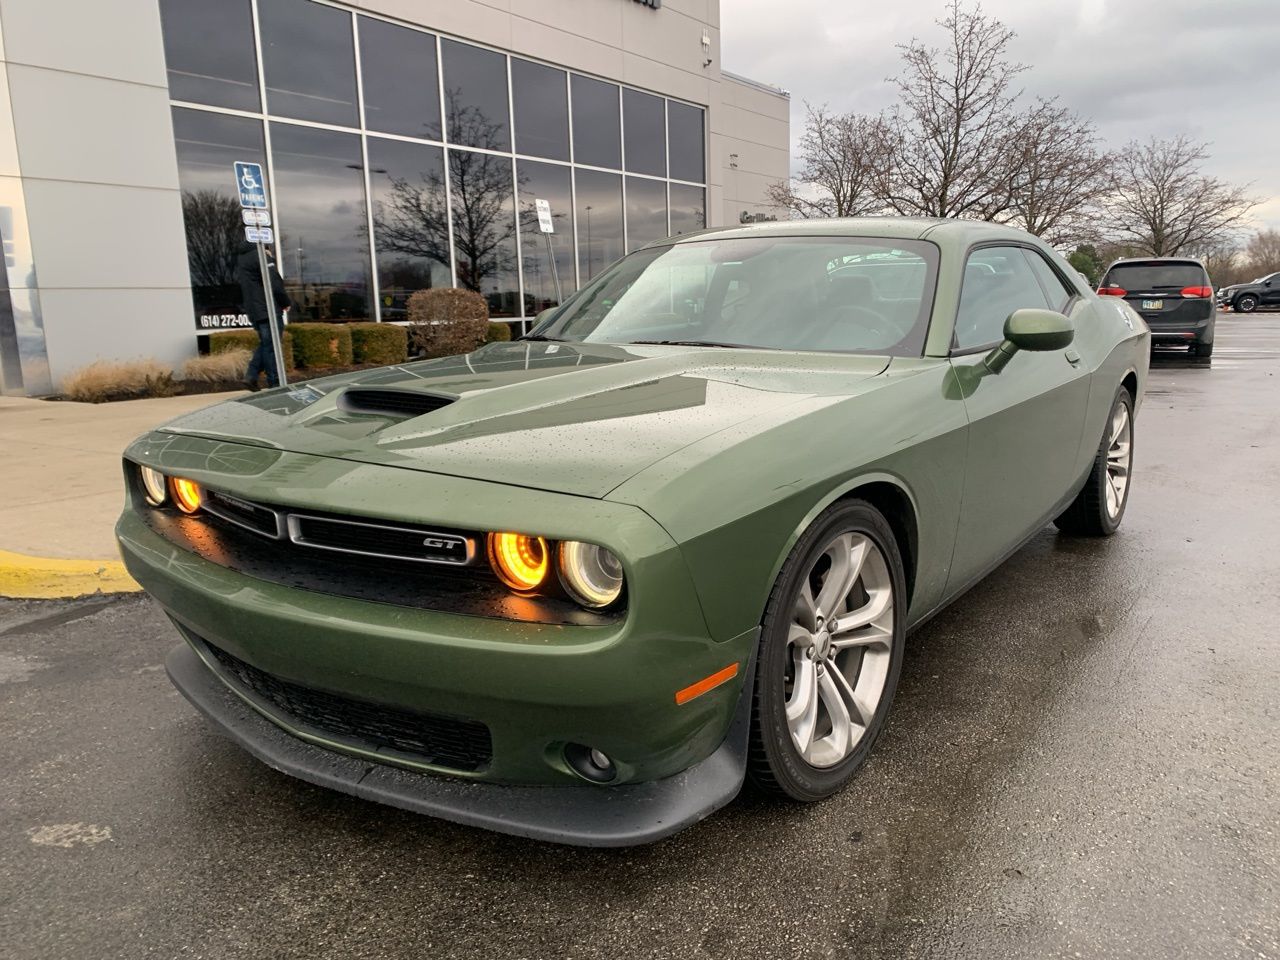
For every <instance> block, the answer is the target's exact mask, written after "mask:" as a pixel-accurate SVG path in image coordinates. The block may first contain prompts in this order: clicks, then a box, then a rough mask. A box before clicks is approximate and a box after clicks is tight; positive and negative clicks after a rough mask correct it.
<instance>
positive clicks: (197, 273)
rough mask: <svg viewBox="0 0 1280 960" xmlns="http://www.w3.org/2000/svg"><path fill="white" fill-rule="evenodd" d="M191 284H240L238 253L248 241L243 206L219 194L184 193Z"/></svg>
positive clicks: (214, 285)
mask: <svg viewBox="0 0 1280 960" xmlns="http://www.w3.org/2000/svg"><path fill="white" fill-rule="evenodd" d="M182 219H183V222H184V224H185V225H186V228H187V260H188V262H189V263H190V266H191V283H192V285H193V286H196V287H219V286H225V285H227V284H233V283H235V282H236V250H237V248H239V246H240V244H241V243H242V242H243V241H244V225H243V223H242V222H241V220H240V204H239V202H238V201H237V200H236V198H235V197H231V196H228V195H226V194H225V193H219V192H218V191H217V190H183V191H182Z"/></svg>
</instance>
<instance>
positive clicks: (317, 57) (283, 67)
mask: <svg viewBox="0 0 1280 960" xmlns="http://www.w3.org/2000/svg"><path fill="white" fill-rule="evenodd" d="M211 6H220V5H212V4H211ZM258 25H259V27H260V28H261V30H262V70H263V75H264V76H265V77H266V81H267V108H268V109H269V110H270V112H271V113H273V114H276V115H277V116H282V117H293V118H294V119H297V120H315V121H317V122H320V123H335V124H341V125H343V126H348V127H354V126H355V125H356V123H357V121H358V118H357V111H356V61H355V51H354V48H353V46H352V43H351V15H350V14H349V13H346V12H345V11H342V10H338V9H337V8H335V7H326V6H324V5H323V4H319V3H312V2H311V0H258Z"/></svg>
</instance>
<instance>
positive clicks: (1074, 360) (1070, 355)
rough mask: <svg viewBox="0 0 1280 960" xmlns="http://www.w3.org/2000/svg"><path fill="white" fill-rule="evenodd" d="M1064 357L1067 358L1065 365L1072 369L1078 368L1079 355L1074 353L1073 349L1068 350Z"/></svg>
mask: <svg viewBox="0 0 1280 960" xmlns="http://www.w3.org/2000/svg"><path fill="white" fill-rule="evenodd" d="M1064 356H1065V357H1066V358H1067V363H1069V364H1071V365H1072V366H1073V367H1078V366H1080V354H1078V353H1076V351H1075V350H1074V349H1068V350H1067V352H1066V353H1065V354H1064Z"/></svg>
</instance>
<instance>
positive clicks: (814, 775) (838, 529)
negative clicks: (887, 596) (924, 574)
mask: <svg viewBox="0 0 1280 960" xmlns="http://www.w3.org/2000/svg"><path fill="white" fill-rule="evenodd" d="M844 532H856V533H860V534H862V535H864V536H866V537H868V538H870V539H871V541H872V542H873V543H874V544H875V545H876V546H877V547H879V549H880V552H881V554H882V555H883V556H884V558H885V560H886V565H887V567H888V571H889V577H890V582H891V584H892V587H893V631H892V632H893V636H892V640H891V643H890V653H889V657H890V664H889V669H888V672H887V678H886V680H885V686H884V692H883V693H882V694H881V697H880V702H879V704H878V705H877V707H876V709H875V712H874V714H873V715H872V719H871V722H870V723H869V724H868V725H867V727H866V728H865V732H864V733H863V734H862V737H861V739H860V740H859V741H858V742H857V744H856V746H855V747H854V749H853V750H852V751H851V752H850V753H849V755H848V756H847V757H845V758H844V759H843V760H841V761H840V762H839V763H837V764H836V765H834V766H831V767H826V768H821V767H815V766H812V765H810V764H809V763H808V762H807V761H806V760H805V759H804V758H803V757H802V756H801V754H800V752H799V751H798V750H797V749H796V746H795V743H794V741H793V740H792V739H791V734H790V731H789V728H788V726H787V720H786V696H787V694H786V689H785V684H786V671H787V669H788V664H787V650H788V644H787V631H788V626H789V624H790V622H791V617H792V611H793V610H794V608H795V605H796V601H797V596H798V594H799V590H800V587H801V581H802V578H803V577H805V576H807V575H808V573H809V571H810V569H811V567H812V566H813V564H814V562H815V560H817V558H818V557H819V556H821V554H822V552H823V551H824V550H825V549H826V547H827V545H828V544H829V543H830V542H831V540H832V539H833V538H834V537H836V536H838V535H839V534H841V533H844ZM906 596H907V594H906V576H905V574H904V572H903V566H902V553H901V551H900V550H899V548H898V543H897V541H896V539H895V538H894V535H893V530H892V529H891V528H890V527H889V524H888V522H887V521H886V520H885V518H884V516H883V515H882V514H881V513H880V511H878V510H877V509H876V508H875V507H873V506H872V505H871V504H869V503H867V502H866V501H864V500H845V501H841V502H839V503H835V504H833V505H832V506H831V507H829V508H828V509H827V510H825V511H823V513H822V514H821V515H820V516H819V517H818V518H817V519H816V520H815V521H814V522H813V524H812V525H811V526H810V527H809V529H808V530H806V531H805V532H804V534H803V535H802V536H801V537H800V539H799V541H798V542H797V543H796V545H795V547H794V548H793V549H792V551H791V554H790V555H789V556H788V557H787V561H786V563H785V564H783V567H782V570H781V571H780V572H779V574H778V579H777V581H776V582H775V583H774V586H773V590H772V592H771V593H770V594H769V600H768V603H767V604H766V605H765V614H764V620H763V621H762V624H761V637H760V654H759V656H758V657H757V659H756V678H755V690H754V703H753V705H752V707H753V709H752V717H751V746H750V752H749V755H748V765H747V773H748V776H749V777H750V779H751V781H752V782H753V783H754V784H755V785H756V786H757V787H758V788H759V789H760V790H762V791H763V792H765V793H767V794H771V795H773V796H776V797H782V798H785V799H788V800H793V801H798V802H803V803H812V802H814V801H817V800H821V799H823V798H824V797H828V796H830V795H831V794H833V793H835V792H836V791H838V790H839V789H840V788H841V787H843V786H844V785H845V783H846V782H848V780H849V778H850V777H852V776H853V774H854V772H855V771H856V770H857V769H858V768H859V767H860V766H862V764H863V762H864V761H865V760H866V758H867V755H868V754H869V753H870V752H871V748H872V747H873V746H874V745H875V741H876V739H877V738H878V737H879V735H880V731H881V730H882V729H883V727H884V722H885V717H886V716H887V715H888V712H889V707H890V705H891V704H892V703H893V694H894V690H895V689H896V688H897V686H898V676H899V674H900V673H901V670H902V656H903V647H904V642H905V640H904V638H905V635H906V630H905V622H906V614H907V604H906Z"/></svg>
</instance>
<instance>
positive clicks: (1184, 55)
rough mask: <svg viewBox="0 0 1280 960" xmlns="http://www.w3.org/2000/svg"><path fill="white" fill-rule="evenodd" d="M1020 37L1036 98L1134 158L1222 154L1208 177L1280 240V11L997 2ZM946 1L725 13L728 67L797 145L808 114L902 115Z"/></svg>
mask: <svg viewBox="0 0 1280 960" xmlns="http://www.w3.org/2000/svg"><path fill="white" fill-rule="evenodd" d="M983 9H984V10H985V12H986V13H988V14H990V15H991V16H995V17H997V18H999V19H1001V20H1003V21H1004V22H1005V23H1006V24H1007V25H1008V26H1009V27H1011V28H1012V29H1013V30H1015V31H1016V32H1017V34H1018V36H1017V37H1016V39H1015V40H1014V42H1013V43H1012V44H1011V49H1010V53H1011V56H1012V57H1013V59H1015V60H1018V61H1021V62H1023V63H1025V64H1027V65H1028V66H1029V67H1030V69H1029V70H1028V71H1027V72H1026V73H1025V74H1023V76H1022V80H1023V85H1024V87H1025V89H1026V91H1027V93H1028V94H1030V95H1037V96H1048V97H1058V98H1059V99H1061V101H1062V102H1063V103H1064V104H1066V105H1067V106H1069V107H1071V108H1072V109H1073V110H1076V111H1077V112H1079V113H1081V114H1083V115H1084V116H1087V117H1089V118H1091V119H1092V120H1093V121H1094V122H1095V123H1096V124H1097V126H1098V130H1099V133H1100V134H1101V135H1102V137H1103V138H1104V140H1105V141H1106V142H1107V143H1108V144H1110V145H1111V146H1114V147H1117V148H1119V147H1123V145H1124V144H1125V143H1126V142H1128V141H1129V140H1131V139H1145V138H1146V137H1147V136H1149V135H1151V134H1156V135H1159V136H1176V135H1178V134H1190V135H1192V136H1194V137H1197V138H1199V139H1202V140H1206V141H1208V142H1209V143H1210V144H1211V147H1210V152H1211V159H1210V161H1209V162H1208V163H1207V164H1206V165H1205V170H1206V172H1208V173H1209V174H1211V175H1213V176H1216V177H1220V178H1222V179H1224V180H1229V181H1231V182H1233V183H1251V184H1252V185H1253V192H1254V193H1255V194H1256V195H1257V196H1259V197H1260V198H1262V199H1263V201H1264V203H1263V205H1262V206H1260V207H1259V209H1258V211H1257V212H1256V213H1255V220H1256V221H1257V223H1258V225H1259V226H1268V227H1272V228H1280V164H1277V163H1276V162H1275V159H1274V158H1275V157H1276V156H1277V155H1278V154H1280V123H1277V122H1276V120H1277V118H1278V117H1280V97H1277V94H1276V91H1277V90H1280V9H1277V6H1276V3H1275V0H1214V2H1204V0H1074V2H1063V3H1058V4H1045V3H1028V2H1026V0H987V2H985V3H984V4H983ZM944 12H945V4H944V2H943V0H896V2H894V3H892V4H874V5H873V4H862V3H852V4H832V3H830V2H829V0H787V4H786V16H785V22H780V15H779V4H778V3H777V0H721V18H720V19H721V45H722V57H723V60H724V63H725V66H726V67H727V68H728V69H730V70H733V71H735V72H737V73H742V74H745V75H747V76H749V77H753V78H755V79H758V80H764V81H767V82H769V83H774V84H777V85H778V86H781V87H783V88H785V89H787V90H790V91H791V96H792V111H791V113H792V116H791V125H792V130H791V134H792V138H793V140H795V139H798V138H799V136H800V133H801V132H802V126H803V122H804V102H805V101H810V102H813V103H829V104H831V106H832V107H834V108H836V109H839V110H857V111H865V112H874V111H877V110H879V109H881V108H882V107H884V106H886V105H887V104H889V103H891V102H893V100H894V98H895V91H894V89H893V85H892V83H890V82H887V80H886V78H889V77H891V76H893V75H895V74H896V73H897V70H898V63H899V61H898V51H897V49H896V45H897V44H902V43H907V42H909V41H910V40H911V39H912V38H913V37H918V38H920V39H921V40H923V41H925V42H926V43H939V42H941V40H942V34H941V32H940V31H939V30H938V28H937V27H936V26H934V21H935V20H937V19H939V18H940V17H941V16H943V14H944Z"/></svg>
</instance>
